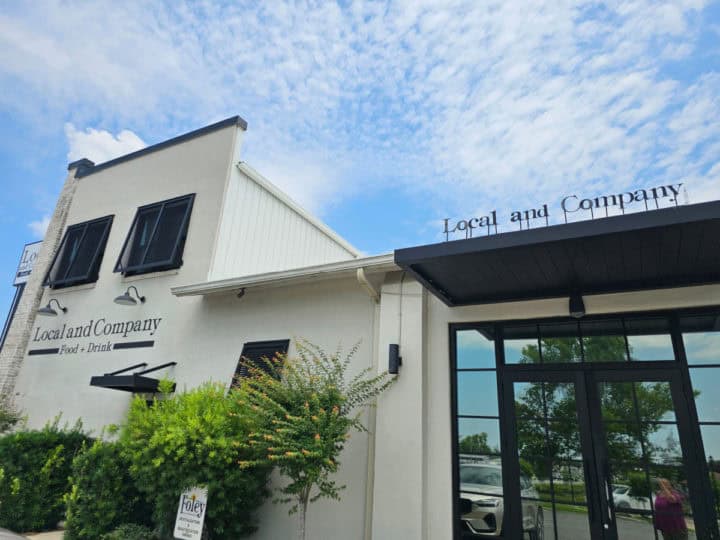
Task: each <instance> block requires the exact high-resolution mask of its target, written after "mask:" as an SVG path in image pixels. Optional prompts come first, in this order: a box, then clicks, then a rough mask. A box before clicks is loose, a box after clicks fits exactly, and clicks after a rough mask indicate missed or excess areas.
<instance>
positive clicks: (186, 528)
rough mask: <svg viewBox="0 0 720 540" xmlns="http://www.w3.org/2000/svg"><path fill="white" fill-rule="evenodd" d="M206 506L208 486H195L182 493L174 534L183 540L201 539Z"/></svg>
mask: <svg viewBox="0 0 720 540" xmlns="http://www.w3.org/2000/svg"><path fill="white" fill-rule="evenodd" d="M206 508H207V489H206V488H201V487H194V488H191V489H188V490H187V491H186V492H184V493H183V494H182V495H180V504H179V505H178V511H177V517H176V518H175V532H173V536H174V537H175V538H179V539H181V540H200V538H201V537H202V530H203V523H204V522H205V509H206Z"/></svg>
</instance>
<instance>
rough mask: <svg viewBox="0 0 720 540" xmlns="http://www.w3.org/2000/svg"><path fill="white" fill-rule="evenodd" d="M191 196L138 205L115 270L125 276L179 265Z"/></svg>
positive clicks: (178, 266)
mask: <svg viewBox="0 0 720 540" xmlns="http://www.w3.org/2000/svg"><path fill="white" fill-rule="evenodd" d="M194 199H195V195H185V196H183V197H177V198H175V199H170V200H168V201H164V202H160V203H155V204H148V205H146V206H141V207H140V208H138V211H137V214H135V220H134V221H133V224H132V226H131V227H130V233H129V234H128V237H127V238H126V239H125V245H124V246H123V249H122V253H121V254H120V258H119V259H118V262H117V264H116V265H115V272H121V273H122V274H123V275H126V276H127V275H133V274H144V273H146V272H157V271H160V270H170V269H172V268H180V267H181V266H182V263H183V261H182V254H183V248H184V247H185V237H186V236H187V228H188V223H189V222H190V211H191V210H192V205H193V200H194Z"/></svg>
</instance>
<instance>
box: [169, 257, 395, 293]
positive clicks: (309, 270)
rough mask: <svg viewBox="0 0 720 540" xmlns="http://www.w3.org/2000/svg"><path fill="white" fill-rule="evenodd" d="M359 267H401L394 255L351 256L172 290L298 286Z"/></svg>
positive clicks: (224, 290) (222, 290) (389, 269)
mask: <svg viewBox="0 0 720 540" xmlns="http://www.w3.org/2000/svg"><path fill="white" fill-rule="evenodd" d="M358 268H365V269H366V271H368V272H371V273H372V272H394V271H399V270H400V268H399V267H398V266H397V265H396V264H395V262H394V261H393V254H392V253H387V254H384V255H375V256H372V257H365V258H363V259H350V260H347V261H340V262H334V263H326V264H320V265H316V266H305V267H301V268H293V269H290V270H281V271H279V272H267V273H264V274H255V275H251V276H241V277H235V278H228V279H219V280H215V281H207V282H202V283H193V284H191V285H181V286H179V287H172V288H171V289H170V292H172V294H173V295H174V296H205V295H208V294H222V293H229V292H235V291H237V290H238V289H245V288H254V287H260V286H265V287H273V286H275V287H277V286H282V285H297V284H302V283H310V282H313V281H321V280H324V279H333V278H341V277H343V276H344V275H348V276H349V275H354V273H355V272H357V269H358Z"/></svg>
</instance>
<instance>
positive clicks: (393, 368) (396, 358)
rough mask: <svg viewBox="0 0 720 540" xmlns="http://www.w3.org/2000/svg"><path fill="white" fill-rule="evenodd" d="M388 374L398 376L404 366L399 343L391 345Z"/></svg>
mask: <svg viewBox="0 0 720 540" xmlns="http://www.w3.org/2000/svg"><path fill="white" fill-rule="evenodd" d="M388 357H389V358H388V373H390V374H391V375H397V374H398V373H399V372H400V366H402V358H401V357H400V345H398V344H397V343H391V344H390V347H389V355H388Z"/></svg>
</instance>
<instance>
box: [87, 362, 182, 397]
mask: <svg viewBox="0 0 720 540" xmlns="http://www.w3.org/2000/svg"><path fill="white" fill-rule="evenodd" d="M175 365H177V362H168V363H167V364H162V365H160V366H156V367H153V368H150V369H145V370H143V371H138V372H136V373H131V374H130V375H125V373H127V372H128V371H131V370H133V369H137V368H139V367H145V366H147V364H136V365H134V366H130V367H126V368H124V369H120V370H118V371H113V372H112V373H105V374H104V375H99V376H96V377H91V378H90V386H99V387H100V388H110V389H112V390H122V391H124V392H132V393H134V394H139V393H155V392H157V391H158V384H159V383H160V380H159V379H153V378H152V377H143V375H144V374H146V373H151V372H153V371H157V370H159V369H163V368H166V367H170V366H175ZM172 391H173V392H174V391H175V384H173V386H172Z"/></svg>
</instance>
